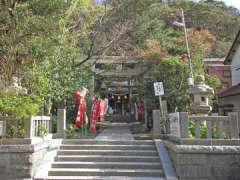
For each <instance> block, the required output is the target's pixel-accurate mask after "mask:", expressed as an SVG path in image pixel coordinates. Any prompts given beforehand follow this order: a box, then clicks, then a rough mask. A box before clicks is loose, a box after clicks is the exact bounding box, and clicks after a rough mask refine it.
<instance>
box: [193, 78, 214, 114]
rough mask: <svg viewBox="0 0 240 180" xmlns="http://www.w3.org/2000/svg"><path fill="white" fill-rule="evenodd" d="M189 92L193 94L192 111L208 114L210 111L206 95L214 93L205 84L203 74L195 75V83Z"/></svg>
mask: <svg viewBox="0 0 240 180" xmlns="http://www.w3.org/2000/svg"><path fill="white" fill-rule="evenodd" d="M189 93H190V94H192V95H193V107H192V110H193V113H196V114H208V113H209V112H211V111H212V107H211V106H210V105H209V101H208V95H209V94H214V91H213V88H211V87H209V86H208V85H206V84H205V78H204V76H203V75H197V76H196V77H195V84H194V85H193V86H192V87H191V88H190V90H189Z"/></svg>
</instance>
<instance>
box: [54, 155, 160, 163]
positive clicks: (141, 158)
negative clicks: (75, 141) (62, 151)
mask: <svg viewBox="0 0 240 180" xmlns="http://www.w3.org/2000/svg"><path fill="white" fill-rule="evenodd" d="M55 161H58V162H59V161H83V162H86V161H87V162H93V161H95V162H159V157H158V156H103V155H59V156H57V157H55Z"/></svg>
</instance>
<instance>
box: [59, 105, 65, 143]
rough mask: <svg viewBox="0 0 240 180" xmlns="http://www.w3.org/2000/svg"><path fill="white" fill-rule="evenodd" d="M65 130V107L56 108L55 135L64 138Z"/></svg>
mask: <svg viewBox="0 0 240 180" xmlns="http://www.w3.org/2000/svg"><path fill="white" fill-rule="evenodd" d="M65 130H66V109H58V110H57V137H58V138H64V136H65Z"/></svg>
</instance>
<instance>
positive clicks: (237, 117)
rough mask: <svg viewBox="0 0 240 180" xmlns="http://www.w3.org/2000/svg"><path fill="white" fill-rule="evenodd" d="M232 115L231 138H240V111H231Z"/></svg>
mask: <svg viewBox="0 0 240 180" xmlns="http://www.w3.org/2000/svg"><path fill="white" fill-rule="evenodd" d="M229 116H230V117H231V123H230V124H231V127H230V130H231V138H233V139H238V138H239V126H240V125H239V123H240V113H239V112H231V113H229Z"/></svg>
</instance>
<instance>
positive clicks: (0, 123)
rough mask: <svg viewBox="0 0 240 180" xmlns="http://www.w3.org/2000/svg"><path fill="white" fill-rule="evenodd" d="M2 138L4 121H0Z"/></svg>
mask: <svg viewBox="0 0 240 180" xmlns="http://www.w3.org/2000/svg"><path fill="white" fill-rule="evenodd" d="M0 136H3V121H0Z"/></svg>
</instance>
